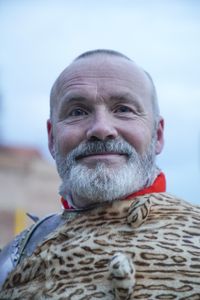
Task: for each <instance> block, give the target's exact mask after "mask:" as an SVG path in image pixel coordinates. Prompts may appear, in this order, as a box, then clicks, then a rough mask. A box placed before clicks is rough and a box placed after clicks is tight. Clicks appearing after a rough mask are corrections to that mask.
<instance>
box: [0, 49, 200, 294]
mask: <svg viewBox="0 0 200 300" xmlns="http://www.w3.org/2000/svg"><path fill="white" fill-rule="evenodd" d="M50 110H51V112H50V119H49V120H48V122H47V130H48V139H49V149H50V152H51V154H52V156H53V158H54V159H55V161H56V165H57V170H58V173H59V175H60V177H61V180H62V183H61V186H60V194H61V196H62V198H61V201H62V203H63V206H64V212H63V213H62V214H61V215H53V216H50V217H47V218H45V219H43V220H41V221H39V222H37V223H36V225H35V226H33V227H32V228H30V229H29V230H28V231H25V232H24V233H22V234H21V235H20V236H18V237H17V238H16V239H15V240H14V242H12V243H11V244H10V245H8V246H7V247H6V248H5V249H4V250H3V251H2V254H1V258H0V260H1V266H2V267H1V282H2V291H1V292H0V299H200V284H199V283H200V264H199V257H200V208H198V207H194V206H192V205H190V204H188V203H186V202H184V201H182V200H179V199H177V198H175V197H172V196H170V195H168V194H166V193H165V177H164V174H163V173H162V172H161V171H160V170H159V168H158V167H157V166H156V162H155V158H156V155H158V154H159V153H160V152H161V151H162V148H163V130H164V121H163V118H162V117H161V116H160V113H159V108H158V103H157V97H156V91H155V87H154V84H153V82H152V79H151V77H150V76H149V74H148V73H146V72H145V71H144V70H143V69H142V68H140V67H139V66H137V65H136V64H135V62H133V61H132V60H130V59H129V58H128V57H126V56H124V55H123V54H121V53H118V52H115V51H111V50H95V51H89V52H86V53H84V54H82V55H80V56H79V57H78V58H76V59H75V60H74V61H73V62H72V63H71V64H70V65H69V66H68V67H67V68H66V69H65V70H64V71H63V72H62V73H61V75H60V76H59V77H58V79H57V80H56V82H55V83H54V85H53V87H52V91H51V97H50ZM6 278H7V279H6Z"/></svg>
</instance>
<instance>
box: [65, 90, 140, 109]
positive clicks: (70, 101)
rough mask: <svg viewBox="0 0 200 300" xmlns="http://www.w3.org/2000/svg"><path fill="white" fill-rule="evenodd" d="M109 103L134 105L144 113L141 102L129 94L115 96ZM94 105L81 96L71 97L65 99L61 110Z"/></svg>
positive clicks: (109, 99) (109, 98) (111, 97)
mask: <svg viewBox="0 0 200 300" xmlns="http://www.w3.org/2000/svg"><path fill="white" fill-rule="evenodd" d="M108 101H109V102H110V103H111V104H112V103H118V102H119V103H120V102H123V103H127V104H131V105H134V106H135V107H136V109H137V111H138V112H141V111H142V105H141V104H140V102H139V101H137V100H136V99H135V98H133V96H132V95H130V94H129V93H123V94H115V95H111V96H110V97H108ZM84 102H85V103H92V100H91V99H90V98H88V97H84V96H80V95H71V96H70V95H69V96H68V97H65V98H64V99H63V101H62V102H61V107H60V108H61V110H62V108H63V107H64V106H65V105H66V104H69V105H70V104H73V103H84Z"/></svg>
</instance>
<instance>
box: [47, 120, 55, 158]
mask: <svg viewBox="0 0 200 300" xmlns="http://www.w3.org/2000/svg"><path fill="white" fill-rule="evenodd" d="M47 133H48V146H49V151H50V153H51V155H52V157H53V158H54V159H55V141H54V135H53V125H52V122H51V120H50V119H48V120H47Z"/></svg>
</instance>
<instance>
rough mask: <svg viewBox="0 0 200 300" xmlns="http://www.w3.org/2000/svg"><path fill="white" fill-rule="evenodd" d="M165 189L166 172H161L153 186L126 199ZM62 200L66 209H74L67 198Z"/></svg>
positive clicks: (161, 191) (160, 191)
mask: <svg viewBox="0 0 200 300" xmlns="http://www.w3.org/2000/svg"><path fill="white" fill-rule="evenodd" d="M165 191H166V179H165V174H164V173H163V172H161V173H160V174H159V175H158V176H157V177H156V179H155V180H154V182H153V183H152V185H151V186H149V187H147V188H144V189H142V190H140V191H138V192H135V193H133V194H131V195H129V196H128V197H126V198H125V200H128V199H132V198H134V197H137V196H142V195H145V194H151V193H163V192H165ZM61 202H62V205H63V207H64V209H73V207H71V206H70V205H69V203H68V202H67V200H65V199H64V198H63V197H62V198H61Z"/></svg>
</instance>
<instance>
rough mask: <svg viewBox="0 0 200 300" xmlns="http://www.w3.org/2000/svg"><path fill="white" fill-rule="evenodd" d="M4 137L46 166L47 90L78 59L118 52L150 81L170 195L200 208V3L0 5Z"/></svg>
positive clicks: (139, 0)
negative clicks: (161, 124)
mask: <svg viewBox="0 0 200 300" xmlns="http://www.w3.org/2000/svg"><path fill="white" fill-rule="evenodd" d="M0 30H1V53H0V54H1V55H0V91H1V95H2V104H1V110H2V112H1V123H0V124H1V131H2V138H3V142H4V143H5V144H10V145H23V146H24V145H25V146H26V145H27V146H33V147H38V148H39V149H40V150H41V151H42V153H43V154H44V155H45V156H46V157H47V158H48V159H49V158H50V156H49V154H48V148H47V136H46V119H47V118H48V115H49V104H48V101H49V91H50V88H51V86H52V84H53V82H54V80H55V79H56V77H57V76H58V74H59V73H60V72H61V71H62V70H63V69H64V68H65V67H66V65H67V64H68V63H70V62H71V60H73V59H74V58H75V57H76V56H77V55H79V54H80V53H82V52H84V51H87V50H91V49H96V48H109V49H114V50H117V51H120V52H122V53H124V54H125V55H127V56H129V57H130V58H131V59H133V60H135V61H136V62H137V63H138V64H139V65H141V66H142V67H143V68H144V69H146V70H147V71H148V72H149V73H150V74H151V75H152V77H153V79H154V82H155V85H156V88H157V92H158V98H159V103H160V110H161V114H162V115H163V117H164V118H165V148H164V150H163V153H162V154H161V155H160V156H159V158H158V164H159V166H160V167H161V168H162V169H163V171H164V172H165V174H166V176H167V183H168V184H167V190H168V191H169V192H170V193H172V194H175V195H177V196H179V197H181V198H184V199H185V200H187V201H190V202H193V203H197V204H199V205H200V84H199V83H200V82H199V81H200V38H199V37H200V1H195V0H188V1H186V0H179V1H178V0H166V1H165V0H162V1H161V0H99V1H98V0H96V1H95V0H82V1H81V0H74V1H70V0H56V1H54V0H27V1H25V0H1V1H0Z"/></svg>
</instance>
